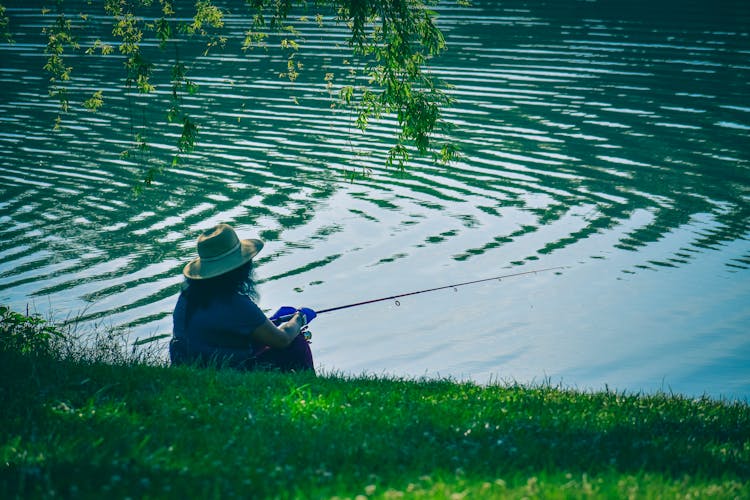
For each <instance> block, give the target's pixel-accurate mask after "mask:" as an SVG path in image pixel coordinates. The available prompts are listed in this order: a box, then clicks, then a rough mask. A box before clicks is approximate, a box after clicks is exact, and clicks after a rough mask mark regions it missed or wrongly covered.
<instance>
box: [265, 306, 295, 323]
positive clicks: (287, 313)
mask: <svg viewBox="0 0 750 500" xmlns="http://www.w3.org/2000/svg"><path fill="white" fill-rule="evenodd" d="M296 312H297V309H296V308H294V307H292V306H281V307H280V308H279V310H278V311H276V312H275V313H273V316H271V317H269V318H268V319H270V320H271V323H274V324H278V323H280V322H281V321H282V320H281V318H284V317H286V318H285V319H284V321H288V320H289V317H291V316H293V315H294V313H296Z"/></svg>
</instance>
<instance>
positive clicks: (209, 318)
mask: <svg viewBox="0 0 750 500" xmlns="http://www.w3.org/2000/svg"><path fill="white" fill-rule="evenodd" d="M186 313H187V298H186V297H185V294H184V293H182V294H180V298H179V299H177V305H176V306H175V309H174V313H173V314H172V320H173V332H172V335H173V339H172V343H171V344H170V357H171V358H172V362H173V363H180V362H183V361H186V362H191V361H206V360H207V359H209V358H215V359H217V360H218V361H229V362H230V363H231V364H235V362H242V361H243V360H247V359H249V358H251V357H252V355H253V346H252V339H251V337H250V334H251V333H252V332H253V330H255V329H256V328H258V327H259V326H260V325H262V324H263V323H264V322H265V321H266V315H265V314H263V311H261V310H260V308H259V307H258V306H257V305H256V304H255V303H254V302H253V301H252V300H251V299H250V297H248V296H247V295H242V294H240V293H235V294H232V295H229V296H226V297H219V298H216V299H214V300H212V301H211V302H210V303H209V304H208V306H207V307H199V308H197V309H195V310H194V311H193V314H192V315H191V317H190V321H189V322H187V324H186V323H185V317H186Z"/></svg>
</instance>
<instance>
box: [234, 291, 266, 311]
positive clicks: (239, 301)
mask: <svg viewBox="0 0 750 500" xmlns="http://www.w3.org/2000/svg"><path fill="white" fill-rule="evenodd" d="M230 300H231V302H232V304H233V305H234V306H236V307H242V308H247V309H251V310H253V311H256V310H257V311H260V307H258V305H257V304H256V303H255V302H254V301H253V299H251V298H250V297H248V296H247V295H245V294H244V293H239V292H237V293H235V294H233V295H232V298H231V299H230Z"/></svg>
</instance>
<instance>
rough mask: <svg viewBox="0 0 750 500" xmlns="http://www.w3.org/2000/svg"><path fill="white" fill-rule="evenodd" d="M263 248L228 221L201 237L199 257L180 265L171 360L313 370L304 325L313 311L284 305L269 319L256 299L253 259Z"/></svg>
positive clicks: (170, 353)
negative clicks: (181, 282)
mask: <svg viewBox="0 0 750 500" xmlns="http://www.w3.org/2000/svg"><path fill="white" fill-rule="evenodd" d="M262 248H263V242H262V241H260V240H256V239H246V240H240V239H239V238H238V237H237V233H236V232H235V231H234V229H233V228H232V227H231V226H230V225H228V224H219V225H217V226H214V227H212V228H210V229H208V230H206V231H204V232H203V233H202V234H201V235H200V236H199V237H198V258H196V259H194V260H192V261H190V262H189V263H188V264H186V265H185V267H184V268H183V270H182V273H183V275H184V276H185V285H184V286H183V289H182V292H181V293H180V297H179V299H178V300H177V305H176V306H175V309H174V313H173V315H172V318H173V332H172V339H171V341H170V344H169V357H170V360H171V362H172V364H173V365H180V364H197V365H199V366H206V365H208V364H212V363H215V364H217V365H219V366H230V367H233V368H238V369H244V370H251V369H255V368H271V369H274V368H275V369H279V370H281V371H295V370H313V371H314V367H313V359H312V352H311V351H310V346H309V343H308V342H307V340H306V338H305V335H304V332H303V328H304V327H305V326H306V325H307V323H308V322H309V321H312V319H313V318H314V317H315V312H314V311H313V310H311V309H308V308H303V309H298V310H295V309H294V308H290V307H282V308H281V309H279V310H278V311H277V312H276V313H275V314H274V315H273V316H271V317H270V318H267V317H266V315H265V314H264V313H263V312H262V311H261V310H260V308H259V307H258V306H257V305H256V304H255V302H254V301H255V300H257V299H258V293H257V292H256V289H255V280H254V277H253V275H254V273H253V260H252V259H253V257H255V256H256V255H257V254H258V252H259V251H260V250H261V249H262ZM284 320H285V321H284ZM282 321H283V322H282Z"/></svg>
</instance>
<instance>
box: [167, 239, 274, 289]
mask: <svg viewBox="0 0 750 500" xmlns="http://www.w3.org/2000/svg"><path fill="white" fill-rule="evenodd" d="M262 248H263V242H262V241H261V240H255V239H252V238H251V239H247V240H240V247H239V248H238V249H237V251H236V252H232V253H231V254H230V255H227V256H226V257H223V258H222V259H220V260H215V261H205V260H203V261H202V260H201V258H200V257H198V258H197V259H193V260H191V261H190V262H188V263H187V264H186V265H185V267H184V268H182V274H183V275H184V276H185V277H186V278H190V279H193V280H204V279H208V278H215V277H216V276H221V275H222V274H224V273H228V272H229V271H232V270H234V269H237V268H238V267H240V266H242V265H243V264H245V263H247V262H248V261H250V260H252V259H253V257H255V256H256V255H258V252H260V251H261V249H262Z"/></svg>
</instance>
